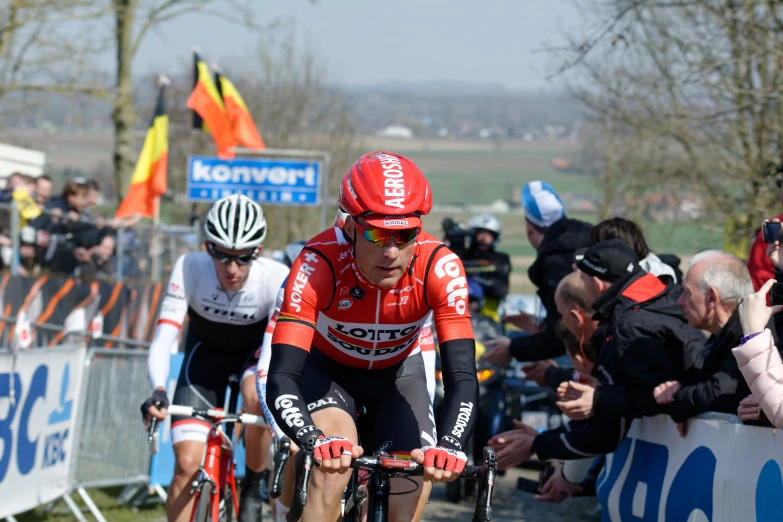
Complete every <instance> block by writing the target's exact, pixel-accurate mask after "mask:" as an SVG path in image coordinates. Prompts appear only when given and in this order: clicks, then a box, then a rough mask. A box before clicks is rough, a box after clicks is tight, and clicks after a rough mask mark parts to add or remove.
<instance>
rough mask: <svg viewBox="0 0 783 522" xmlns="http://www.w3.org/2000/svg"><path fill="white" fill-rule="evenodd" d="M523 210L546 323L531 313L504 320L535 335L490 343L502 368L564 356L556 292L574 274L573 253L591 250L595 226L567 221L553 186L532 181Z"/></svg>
mask: <svg viewBox="0 0 783 522" xmlns="http://www.w3.org/2000/svg"><path fill="white" fill-rule="evenodd" d="M522 205H523V206H524V207H525V223H526V226H527V237H528V240H529V241H530V244H531V245H533V247H534V248H535V249H536V251H537V252H538V255H537V256H536V260H535V261H534V262H533V264H532V265H531V266H530V268H529V269H528V271H527V273H528V277H529V278H530V281H531V282H532V283H533V284H534V285H535V286H536V288H537V289H538V290H537V292H536V293H537V294H538V297H539V298H540V299H541V302H542V303H543V305H544V308H545V309H546V319H545V320H544V322H543V324H539V323H538V321H537V319H536V318H535V317H533V316H531V315H529V314H524V313H523V314H518V315H515V316H506V321H508V322H511V323H512V324H514V325H516V326H517V327H519V328H520V329H522V330H524V331H526V332H527V333H529V334H531V335H527V336H520V337H515V338H514V339H509V338H508V337H502V338H500V339H498V340H497V341H494V342H493V343H491V344H492V351H491V352H490V353H488V354H487V355H486V356H485V359H486V360H487V361H488V362H491V363H492V364H497V365H499V366H503V365H506V364H508V363H509V362H510V361H511V357H512V356H513V357H514V358H516V359H518V360H520V361H538V360H541V359H550V358H552V357H558V356H560V355H563V354H564V353H565V347H564V346H563V342H562V341H561V340H560V339H558V337H557V335H555V325H556V324H557V321H558V319H559V318H560V314H559V313H558V311H557V306H556V305H555V289H556V288H557V285H558V283H560V280H561V279H563V278H564V277H565V276H566V275H568V274H569V273H571V272H572V271H573V259H574V252H575V251H576V250H577V249H579V248H582V247H587V246H590V230H591V229H592V225H590V224H588V223H583V222H582V221H578V220H575V219H569V218H567V217H565V207H564V205H563V201H562V200H561V199H560V197H559V196H558V195H557V194H556V193H555V191H554V189H553V188H552V186H551V185H549V183H546V182H543V181H532V182H530V183H528V184H527V185H525V187H524V188H523V189H522ZM489 347H490V346H488V348H489Z"/></svg>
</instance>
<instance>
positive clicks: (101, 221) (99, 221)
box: [95, 216, 106, 228]
mask: <svg viewBox="0 0 783 522" xmlns="http://www.w3.org/2000/svg"><path fill="white" fill-rule="evenodd" d="M105 224H106V220H105V219H103V216H97V217H96V218H95V226H96V227H98V228H103V226H104V225H105Z"/></svg>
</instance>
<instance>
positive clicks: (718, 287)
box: [654, 250, 774, 435]
mask: <svg viewBox="0 0 783 522" xmlns="http://www.w3.org/2000/svg"><path fill="white" fill-rule="evenodd" d="M752 293H753V282H752V280H751V277H750V272H749V271H748V269H747V267H746V266H745V264H744V263H743V262H742V261H741V260H740V259H739V258H737V257H736V256H734V255H733V254H730V253H728V252H723V251H720V250H707V251H705V252H701V253H699V254H696V255H695V256H693V258H691V261H690V268H689V269H688V273H687V275H686V277H685V280H684V281H683V293H682V295H681V296H680V298H679V300H678V301H677V303H678V304H679V305H680V306H681V307H682V308H683V311H684V312H685V317H686V319H687V320H688V325H689V326H691V327H692V328H698V329H700V330H705V331H707V332H709V333H710V334H711V335H710V337H709V339H707V342H706V344H705V345H704V349H703V351H702V354H701V358H702V360H701V361H699V362H697V364H696V365H695V367H694V368H692V369H691V370H689V371H688V372H686V373H685V374H684V376H683V381H682V382H679V381H670V382H666V383H663V384H661V385H660V386H658V387H657V388H656V389H655V391H654V395H655V399H656V401H657V402H658V403H659V404H667V403H668V404H671V409H670V414H671V417H672V420H674V421H675V422H677V423H683V422H684V421H685V420H687V419H688V418H690V417H693V416H695V415H698V414H699V413H703V412H708V411H715V412H722V413H736V411H737V407H738V406H739V403H740V401H741V400H742V399H743V398H745V397H746V396H748V395H749V394H750V389H749V388H748V386H747V384H746V383H745V379H744V378H743V377H742V374H741V373H740V369H739V366H738V365H737V360H736V359H735V358H734V357H733V356H732V354H731V350H732V348H735V347H737V346H739V345H740V344H741V340H742V326H741V324H740V319H739V312H738V310H737V307H738V306H739V303H740V302H741V301H742V300H743V299H744V298H745V296H747V295H750V294H752ZM770 329H771V331H773V332H774V327H772V326H771V325H770ZM680 432H681V434H683V435H684V433H685V430H684V425H683V426H681V430H680Z"/></svg>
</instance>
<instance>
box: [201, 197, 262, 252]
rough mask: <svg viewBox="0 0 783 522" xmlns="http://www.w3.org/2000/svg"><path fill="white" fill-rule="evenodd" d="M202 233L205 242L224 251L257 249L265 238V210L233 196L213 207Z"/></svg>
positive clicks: (253, 202) (251, 202)
mask: <svg viewBox="0 0 783 522" xmlns="http://www.w3.org/2000/svg"><path fill="white" fill-rule="evenodd" d="M204 231H205V232H206V234H207V240H208V241H211V242H212V243H214V244H216V245H218V246H221V247H223V248H228V249H231V250H244V249H246V248H257V247H258V246H259V245H260V244H261V243H262V242H263V241H264V238H265V237H266V219H265V218H264V211H263V210H261V205H259V204H258V203H256V202H255V201H253V200H251V199H250V198H248V197H247V196H243V195H241V194H234V195H232V196H228V197H225V198H223V199H219V200H217V201H216V202H215V204H214V205H212V208H211V209H209V214H207V220H206V222H205V223H204Z"/></svg>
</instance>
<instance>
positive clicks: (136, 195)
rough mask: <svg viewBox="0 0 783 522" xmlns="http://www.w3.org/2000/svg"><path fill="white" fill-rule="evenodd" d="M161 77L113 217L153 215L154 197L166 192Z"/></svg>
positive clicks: (163, 84)
mask: <svg viewBox="0 0 783 522" xmlns="http://www.w3.org/2000/svg"><path fill="white" fill-rule="evenodd" d="M168 83H169V81H168V79H167V78H165V77H161V79H160V89H159V90H158V102H157V104H156V105H155V115H154V116H153V117H152V122H151V123H150V128H149V129H148V130H147V136H146V138H144V146H143V147H142V148H141V154H140V155H139V161H138V163H136V168H135V169H134V171H133V177H132V178H131V182H130V187H129V188H128V194H127V195H126V196H125V199H123V200H122V203H121V204H120V208H119V209H117V213H116V214H115V217H128V216H133V215H135V214H141V215H142V216H144V217H153V216H154V215H155V212H156V210H157V199H158V198H159V197H160V196H162V195H163V194H165V193H166V164H167V161H168V151H169V117H168V115H167V114H166V85H168Z"/></svg>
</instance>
